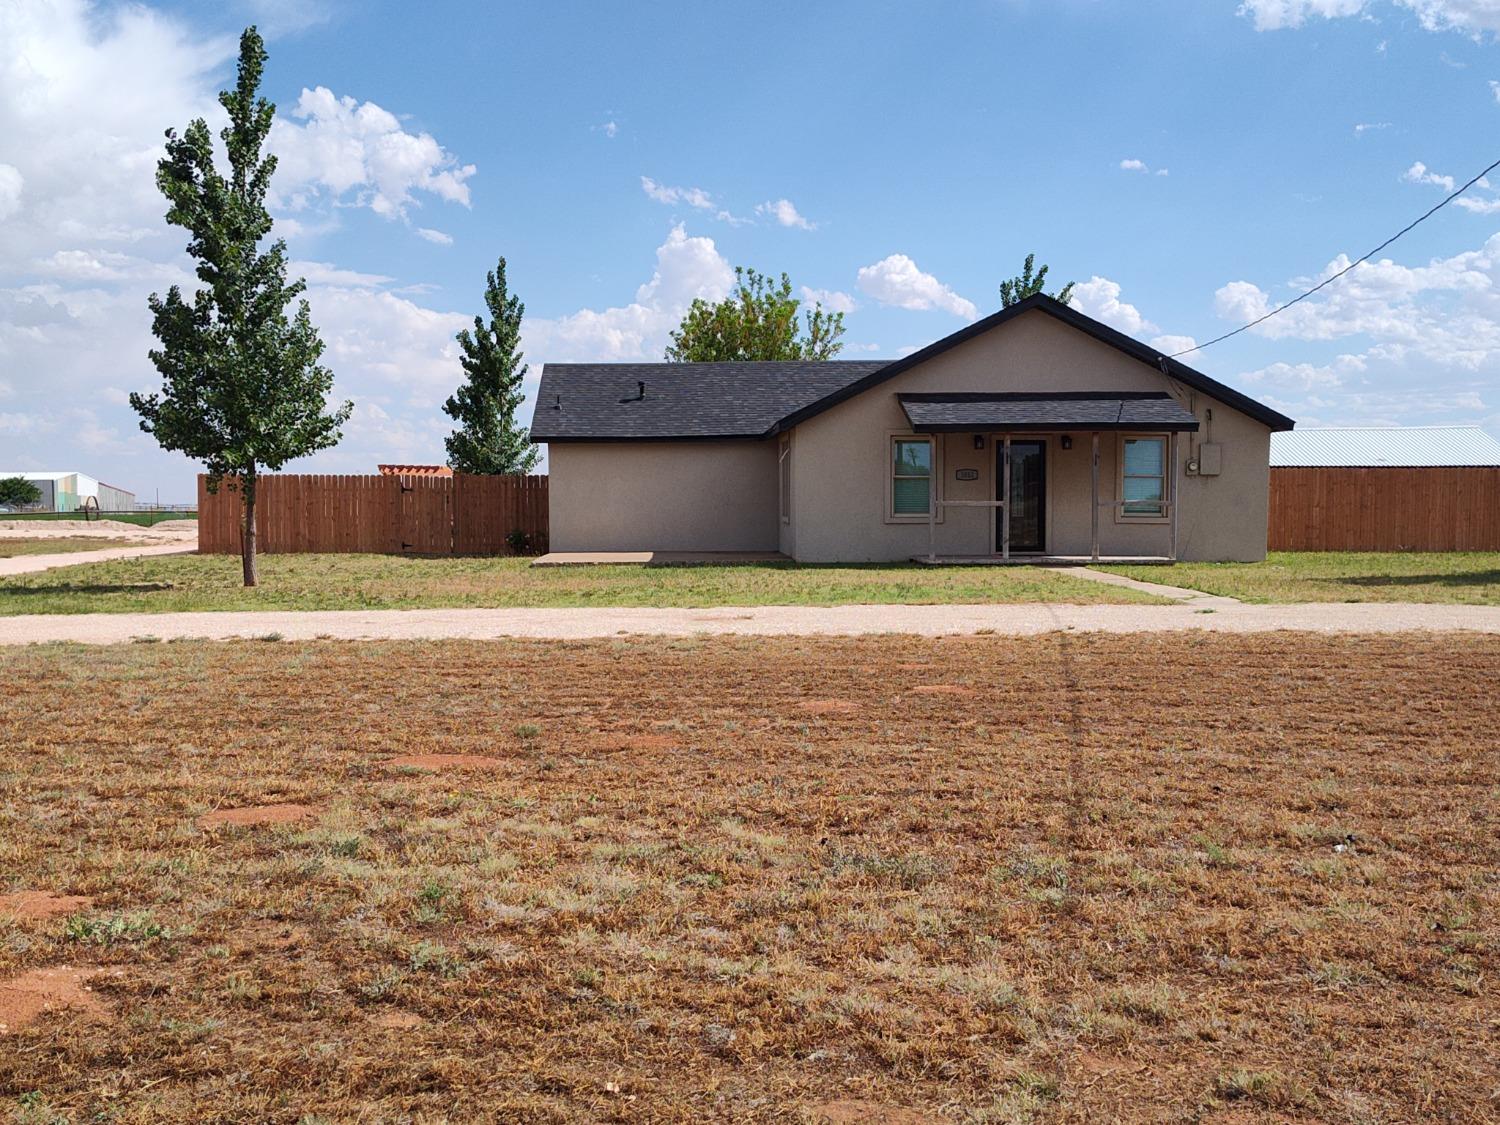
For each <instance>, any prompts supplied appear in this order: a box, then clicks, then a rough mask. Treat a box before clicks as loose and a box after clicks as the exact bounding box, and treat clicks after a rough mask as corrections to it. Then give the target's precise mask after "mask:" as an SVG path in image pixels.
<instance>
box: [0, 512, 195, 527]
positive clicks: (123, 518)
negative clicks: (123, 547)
mask: <svg viewBox="0 0 1500 1125" xmlns="http://www.w3.org/2000/svg"><path fill="white" fill-rule="evenodd" d="M87 518H88V517H87V516H85V515H84V514H83V513H82V512H0V520H40V521H43V522H47V521H51V520H81V519H87ZM94 518H96V519H106V520H113V521H115V522H117V523H133V524H137V525H139V526H140V527H155V526H156V525H157V524H159V523H165V522H166V521H167V520H195V519H197V518H198V513H197V512H174V511H167V510H163V511H159V512H157V511H153V512H101V513H100V514H99V515H98V516H96V517H94Z"/></svg>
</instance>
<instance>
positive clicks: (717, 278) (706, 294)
mask: <svg viewBox="0 0 1500 1125" xmlns="http://www.w3.org/2000/svg"><path fill="white" fill-rule="evenodd" d="M733 285H734V270H733V269H732V268H731V267H730V265H729V263H728V262H727V261H726V260H725V259H724V256H723V255H722V254H720V253H719V251H718V248H717V247H716V246H715V245H714V240H713V239H711V238H705V237H702V236H690V235H689V234H688V233H687V230H686V229H685V228H684V226H683V225H682V224H681V223H679V224H677V225H676V226H674V227H673V228H672V229H671V230H670V231H669V232H668V234H667V239H666V241H665V242H663V243H662V244H661V245H660V246H658V247H657V249H656V269H655V271H654V272H653V273H652V275H651V277H650V279H649V280H647V281H645V282H642V283H641V285H640V286H639V287H638V288H637V289H636V291H635V299H634V300H632V301H630V302H629V303H628V304H624V305H617V306H612V307H609V308H604V309H589V308H585V309H579V310H578V311H577V312H573V313H569V314H567V315H565V316H560V317H555V318H551V319H548V318H541V317H528V318H527V319H526V322H525V324H524V326H523V327H522V336H523V340H524V344H525V348H526V352H527V356H528V357H529V360H530V362H532V363H534V364H535V365H536V366H535V368H534V369H533V370H535V371H536V372H537V373H540V369H541V364H542V363H544V362H558V363H563V362H586V361H590V360H596V361H607V360H630V359H636V360H655V359H660V358H661V357H662V355H663V353H664V352H665V351H666V347H667V342H668V337H669V335H670V333H671V331H672V329H674V328H676V327H677V325H678V324H679V323H680V322H681V321H682V316H683V314H684V313H685V312H686V311H687V309H688V306H689V305H691V304H692V303H693V301H694V300H696V299H698V298H702V299H703V300H705V301H710V302H713V301H721V300H723V299H724V298H725V297H726V296H728V295H729V291H730V289H731V288H732V287H733Z"/></svg>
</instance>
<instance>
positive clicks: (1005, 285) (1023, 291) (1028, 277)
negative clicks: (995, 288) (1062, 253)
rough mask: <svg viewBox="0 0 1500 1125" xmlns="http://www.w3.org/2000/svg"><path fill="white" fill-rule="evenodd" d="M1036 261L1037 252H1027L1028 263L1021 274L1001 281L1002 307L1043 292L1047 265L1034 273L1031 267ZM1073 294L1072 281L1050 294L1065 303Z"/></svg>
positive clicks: (1007, 306)
mask: <svg viewBox="0 0 1500 1125" xmlns="http://www.w3.org/2000/svg"><path fill="white" fill-rule="evenodd" d="M1035 262H1036V254H1034V253H1032V254H1027V255H1026V265H1025V266H1024V267H1023V268H1022V270H1021V273H1020V275H1019V276H1018V277H1013V278H1010V279H1009V280H1008V281H1002V282H1001V283H1000V304H1001V307H1003V308H1009V307H1010V306H1011V305H1015V304H1019V303H1020V302H1022V301H1024V300H1025V299H1026V298H1027V297H1031V296H1034V295H1035V294H1037V293H1041V292H1043V288H1042V287H1043V286H1044V285H1046V283H1047V267H1046V266H1043V267H1042V268H1041V269H1039V270H1037V271H1036V273H1034V274H1033V273H1032V272H1031V268H1032V266H1033V265H1034V264H1035ZM1072 295H1073V283H1072V282H1071V281H1070V282H1068V283H1067V284H1066V285H1064V286H1063V287H1062V290H1061V291H1060V292H1057V293H1050V294H1048V296H1050V297H1052V298H1053V299H1055V300H1057V301H1061V302H1062V303H1063V304H1065V305H1066V304H1067V303H1068V298H1069V297H1071V296H1072Z"/></svg>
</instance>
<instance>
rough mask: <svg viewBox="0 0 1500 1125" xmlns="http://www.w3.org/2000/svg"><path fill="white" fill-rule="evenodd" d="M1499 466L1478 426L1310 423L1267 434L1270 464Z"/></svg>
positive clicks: (1498, 446)
mask: <svg viewBox="0 0 1500 1125" xmlns="http://www.w3.org/2000/svg"><path fill="white" fill-rule="evenodd" d="M1494 465H1500V441H1496V440H1495V439H1494V438H1492V437H1491V436H1490V435H1489V434H1488V433H1486V432H1485V431H1484V430H1483V429H1481V428H1480V427H1479V426H1314V427H1309V428H1308V429H1305V430H1296V431H1295V432H1292V431H1289V432H1287V433H1279V434H1272V435H1271V467H1272V468H1273V469H1282V468H1286V469H1290V468H1299V469H1308V468H1362V469H1377V468H1379V469H1442V468H1468V467H1473V466H1494Z"/></svg>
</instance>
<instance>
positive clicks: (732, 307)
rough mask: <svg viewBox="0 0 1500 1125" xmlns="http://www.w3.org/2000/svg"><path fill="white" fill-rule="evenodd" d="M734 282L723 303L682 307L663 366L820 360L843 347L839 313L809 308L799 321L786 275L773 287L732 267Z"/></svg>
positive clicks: (764, 278)
mask: <svg viewBox="0 0 1500 1125" xmlns="http://www.w3.org/2000/svg"><path fill="white" fill-rule="evenodd" d="M734 277H735V287H734V292H733V293H731V294H730V295H729V296H728V297H726V298H724V300H722V301H720V302H718V303H717V304H713V305H711V304H709V303H708V302H707V301H705V300H703V299H702V298H701V297H700V298H699V299H697V300H696V301H694V302H693V303H692V305H691V306H690V307H689V308H688V311H687V315H686V316H684V317H683V318H682V323H681V324H680V325H678V327H677V330H676V331H675V332H673V333H672V343H671V345H670V346H669V347H668V348H667V359H668V360H669V361H671V362H673V363H704V362H711V361H715V360H749V359H765V360H791V359H812V360H823V359H832V358H833V357H834V356H836V355H838V353H839V351H840V349H842V348H843V346H844V345H843V344H842V343H840V342H839V337H840V336H842V335H843V334H844V314H843V313H841V312H836V313H830V312H827V311H825V310H824V308H823V306H822V304H820V303H815V304H814V305H813V307H812V308H811V309H809V310H807V311H805V312H804V313H803V314H802V317H801V319H800V320H799V319H798V316H797V310H798V309H799V308H800V307H801V302H800V301H798V300H797V299H796V298H795V297H793V296H792V283H791V280H790V279H789V278H788V277H787V275H786V274H782V275H781V284H780V285H779V286H774V285H773V283H772V281H771V279H770V278H769V277H768V276H766V275H765V274H759V273H756V272H755V271H754V270H752V269H746V268H744V267H742V266H736V267H735V270H734Z"/></svg>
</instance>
